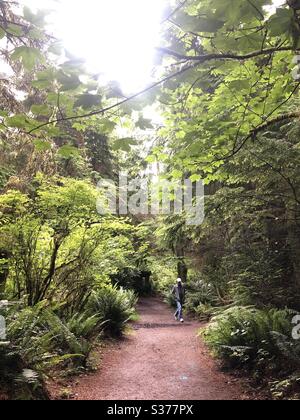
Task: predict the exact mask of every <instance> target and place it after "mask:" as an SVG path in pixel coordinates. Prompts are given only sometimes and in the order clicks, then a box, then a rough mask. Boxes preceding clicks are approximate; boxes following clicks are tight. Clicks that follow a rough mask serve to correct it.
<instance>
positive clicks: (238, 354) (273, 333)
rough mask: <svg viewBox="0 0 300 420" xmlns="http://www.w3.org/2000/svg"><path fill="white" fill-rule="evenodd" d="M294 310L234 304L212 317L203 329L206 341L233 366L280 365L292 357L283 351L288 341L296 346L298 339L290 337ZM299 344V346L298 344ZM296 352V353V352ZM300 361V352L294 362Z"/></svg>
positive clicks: (294, 347)
mask: <svg viewBox="0 0 300 420" xmlns="http://www.w3.org/2000/svg"><path fill="white" fill-rule="evenodd" d="M292 316H293V315H292V312H291V311H288V310H275V309H273V310H265V311H262V310H257V309H254V308H249V307H248V308H247V307H233V308H230V309H228V310H226V311H225V312H224V313H222V314H221V315H218V316H216V317H215V318H213V320H212V323H211V325H210V326H209V327H207V328H206V329H205V331H204V332H203V333H202V334H203V336H204V338H205V341H206V342H207V343H208V345H209V346H210V347H211V348H212V349H213V350H214V351H215V353H216V354H217V355H218V356H219V357H221V358H222V359H224V360H225V361H226V362H227V363H229V365H230V366H231V367H241V366H247V367H253V366H259V367H261V368H267V367H268V365H269V367H270V366H273V367H274V369H277V368H280V367H281V361H282V360H290V355H287V354H284V351H283V350H284V349H285V350H286V348H287V347H286V344H284V345H282V343H283V341H284V340H287V341H289V343H290V345H291V346H292V347H293V348H290V351H293V350H294V351H295V350H296V345H297V344H296V342H292V340H291V339H290V340H289V337H290V336H291V332H292V323H291V320H292ZM298 347H299V346H298ZM294 356H295V355H294ZM296 361H297V362H298V364H299V365H300V352H298V350H297V356H296V357H294V363H295V362H296Z"/></svg>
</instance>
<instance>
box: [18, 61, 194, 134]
mask: <svg viewBox="0 0 300 420" xmlns="http://www.w3.org/2000/svg"><path fill="white" fill-rule="evenodd" d="M198 65H199V63H197V64H192V65H189V66H185V67H183V68H182V69H181V70H179V71H177V72H176V73H173V74H170V75H169V76H167V77H165V78H163V79H161V80H159V81H158V82H156V83H154V84H153V85H151V86H149V87H147V88H146V89H143V90H142V91H140V92H138V93H135V94H134V95H132V96H129V97H128V98H126V99H124V100H123V101H120V102H117V103H116V104H113V105H110V106H108V107H106V108H102V109H100V110H97V111H92V112H89V113H86V114H81V115H74V116H72V117H64V118H63V117H62V118H57V119H54V120H51V121H48V122H46V123H43V124H41V125H39V126H38V127H35V128H33V129H31V130H30V131H28V132H26V134H28V135H32V134H33V133H34V132H35V131H38V130H41V129H42V128H44V127H47V126H49V125H51V124H57V123H60V122H63V121H74V120H79V119H81V118H89V117H93V116H95V115H103V114H106V113H107V112H108V111H111V110H112V109H115V108H118V107H120V106H122V105H124V104H126V103H127V102H129V101H132V100H133V99H136V98H138V97H139V96H142V95H143V94H144V93H147V92H149V91H150V90H152V89H154V88H156V87H157V86H160V85H161V84H163V83H165V82H167V81H169V80H171V79H173V77H177V76H180V75H181V74H183V73H185V72H186V71H188V70H191V69H193V68H195V67H197V66H198Z"/></svg>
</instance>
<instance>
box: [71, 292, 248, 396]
mask: <svg viewBox="0 0 300 420" xmlns="http://www.w3.org/2000/svg"><path fill="white" fill-rule="evenodd" d="M139 313H140V315H141V319H140V321H139V322H137V323H135V324H134V333H133V334H131V335H129V336H128V337H126V338H125V339H124V340H123V341H122V342H121V343H119V344H117V345H114V346H112V347H109V348H108V349H106V351H105V352H104V355H103V360H102V363H101V366H102V367H101V368H100V370H99V371H98V373H96V374H93V375H90V376H87V377H83V378H81V379H80V381H79V384H78V385H77V386H75V387H74V390H73V391H74V394H75V395H76V397H75V398H76V399H79V400H137V399H142V400H237V399H247V395H246V391H245V389H243V388H242V386H241V385H240V384H239V383H237V382H236V381H234V379H233V378H232V377H231V376H227V375H225V374H223V373H221V372H220V371H219V369H218V367H217V364H216V362H215V361H214V360H213V359H212V358H211V357H210V356H209V354H208V351H207V349H206V348H205V346H204V344H203V343H202V342H201V340H200V339H199V338H198V337H196V334H197V331H198V329H199V327H200V324H198V323H196V322H192V321H187V322H186V323H185V324H184V325H181V324H178V323H177V322H175V321H174V320H173V319H172V314H171V311H170V309H169V308H168V307H167V306H166V305H165V304H163V303H162V302H161V301H160V300H159V299H154V298H151V299H143V300H142V301H141V302H140V305H139Z"/></svg>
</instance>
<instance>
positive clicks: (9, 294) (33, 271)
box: [0, 0, 300, 400]
mask: <svg viewBox="0 0 300 420" xmlns="http://www.w3.org/2000/svg"><path fill="white" fill-rule="evenodd" d="M42 3H43V2H41V8H42V9H43V7H42V6H43V4H42ZM279 3H280V4H278V2H277V4H275V2H274V1H272V0H181V1H179V0H178V1H170V2H166V7H165V12H164V17H163V19H162V22H161V42H160V46H157V49H156V66H155V69H154V70H153V77H154V79H153V84H152V85H151V86H148V87H147V88H146V89H143V90H142V91H140V92H136V93H133V94H132V95H131V96H128V95H125V93H124V92H123V91H122V87H121V86H120V85H119V84H118V83H117V82H116V81H114V80H112V81H110V82H105V83H104V82H103V81H102V80H101V78H100V79H99V77H98V75H95V74H94V73H92V72H90V71H89V70H87V67H86V65H85V62H84V60H83V59H81V58H80V57H75V56H74V55H72V54H70V53H69V52H68V51H67V50H66V49H65V47H64V45H63V43H62V42H61V41H60V40H59V39H57V38H56V36H55V34H53V33H51V31H49V29H48V27H47V24H46V22H47V20H46V17H47V11H43V10H40V11H32V10H31V9H30V8H28V7H26V6H25V7H21V6H20V5H19V4H18V2H11V1H2V0H1V1H0V55H1V64H0V150H1V152H0V315H1V322H2V324H1V328H2V329H1V331H0V332H1V335H0V399H35V400H37V399H48V398H50V395H49V392H48V390H47V381H48V380H49V378H51V377H53V376H55V377H56V376H57V375H60V376H63V377H69V376H73V375H78V374H80V373H82V372H83V371H86V370H89V369H91V364H92V363H91V358H90V356H91V354H92V353H93V351H94V349H95V348H96V347H97V346H98V345H99V344H101V343H102V342H103V341H105V340H107V339H108V338H111V337H113V338H114V339H118V338H120V337H121V336H122V335H123V334H125V333H126V331H127V329H128V328H129V327H128V325H129V323H130V322H131V321H133V320H134V319H136V318H137V313H136V309H135V308H136V303H137V301H138V298H139V296H147V295H154V294H159V295H161V296H163V298H164V299H165V301H166V302H168V303H169V304H170V305H173V303H174V302H173V295H172V293H171V289H172V285H173V284H174V282H175V281H176V278H177V277H180V278H182V279H183V281H184V283H185V284H186V287H187V294H186V303H185V311H186V312H187V313H189V314H190V316H191V317H195V318H197V319H198V320H200V321H203V322H204V323H205V327H204V328H202V330H201V332H200V337H199V340H204V341H205V342H206V343H207V345H208V347H209V349H210V350H211V351H212V353H213V354H214V356H215V357H217V358H219V359H221V360H222V363H223V365H224V367H226V368H227V369H234V370H236V371H239V372H240V374H241V375H244V376H246V377H251V378H253V379H252V384H253V386H254V387H258V388H259V389H261V388H263V389H266V392H267V393H268V395H269V397H271V398H274V399H282V398H291V399H293V398H298V395H299V394H300V388H299V384H300V340H299V339H300V336H299V337H298V334H297V333H298V331H299V329H298V330H297V320H299V318H297V315H298V314H299V313H300V173H299V168H298V165H299V164H300V123H299V118H300V111H299V88H300V65H299V63H300V59H299V56H300V2H299V1H298V0H287V1H282V2H279ZM67 24H68V23H67V22H66V25H67ZM137 36H138V34H137ZM102 42H106V41H105V40H102ZM107 42H108V41H107ZM116 53H117V52H116ZM95 54H96V52H95ZM120 65H121V63H120ZM298 67H299V68H298ZM149 109H150V110H152V111H151V112H150V113H149ZM147 111H148V112H147ZM149 115H150V117H149ZM151 115H155V116H156V117H153V118H151ZM157 115H159V118H157ZM153 168H155V177H156V178H160V179H162V180H167V181H169V182H175V183H176V182H181V181H183V180H186V179H189V180H191V181H192V182H193V183H196V182H197V181H200V180H203V181H204V185H205V218H204V221H203V223H202V224H200V225H195V226H194V225H190V224H188V223H187V222H186V220H187V214H186V212H181V213H177V214H176V213H174V214H169V215H163V214H161V215H159V214H158V215H156V216H154V215H145V214H143V212H142V205H141V211H140V212H137V213H138V214H128V215H126V214H123V213H122V214H119V213H118V212H117V214H113V213H112V212H109V211H108V212H107V213H106V214H100V212H99V211H97V206H96V203H97V200H98V199H99V194H100V195H101V192H99V188H98V187H97V185H99V181H101V180H104V179H110V180H113V181H115V182H116V183H117V182H118V177H119V173H120V172H127V173H128V175H129V176H130V177H131V178H135V177H137V176H139V177H141V178H142V179H143V180H144V181H146V182H151V178H149V177H148V174H149V173H151V170H152V171H153ZM172 194H173V192H172V191H170V199H172ZM4 323H5V328H4Z"/></svg>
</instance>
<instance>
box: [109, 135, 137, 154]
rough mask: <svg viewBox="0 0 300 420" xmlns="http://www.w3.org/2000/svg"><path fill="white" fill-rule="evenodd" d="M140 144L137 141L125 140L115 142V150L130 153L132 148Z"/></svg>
mask: <svg viewBox="0 0 300 420" xmlns="http://www.w3.org/2000/svg"><path fill="white" fill-rule="evenodd" d="M137 144H138V143H137V141H136V140H135V139H132V138H124V139H118V140H115V141H114V143H113V150H122V151H124V152H130V149H131V146H136V145H137Z"/></svg>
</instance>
